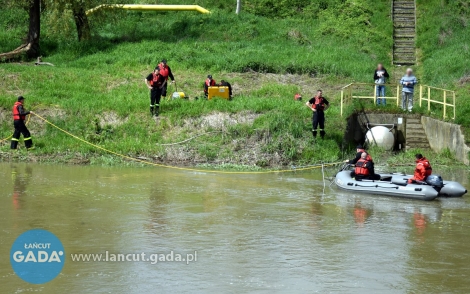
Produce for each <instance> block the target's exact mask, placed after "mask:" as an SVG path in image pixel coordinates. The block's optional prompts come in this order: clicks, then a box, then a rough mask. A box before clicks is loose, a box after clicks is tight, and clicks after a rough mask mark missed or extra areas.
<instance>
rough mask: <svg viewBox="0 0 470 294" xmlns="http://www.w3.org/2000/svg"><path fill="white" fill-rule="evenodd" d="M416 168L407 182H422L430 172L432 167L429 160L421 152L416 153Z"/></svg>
mask: <svg viewBox="0 0 470 294" xmlns="http://www.w3.org/2000/svg"><path fill="white" fill-rule="evenodd" d="M415 157H416V168H415V174H414V176H413V177H412V178H411V179H409V180H408V184H411V183H418V184H420V183H422V182H424V181H426V178H427V177H428V176H430V175H431V174H432V167H431V164H430V163H429V160H427V159H426V157H424V156H423V155H422V154H416V155H415Z"/></svg>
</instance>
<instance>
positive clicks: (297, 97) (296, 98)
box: [294, 93, 302, 101]
mask: <svg viewBox="0 0 470 294" xmlns="http://www.w3.org/2000/svg"><path fill="white" fill-rule="evenodd" d="M294 100H295V101H300V100H302V95H300V94H299V93H297V94H295V95H294Z"/></svg>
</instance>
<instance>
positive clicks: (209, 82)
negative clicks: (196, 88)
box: [204, 75, 217, 98]
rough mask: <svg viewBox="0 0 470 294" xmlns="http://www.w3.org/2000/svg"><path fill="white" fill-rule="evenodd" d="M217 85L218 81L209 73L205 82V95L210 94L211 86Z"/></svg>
mask: <svg viewBox="0 0 470 294" xmlns="http://www.w3.org/2000/svg"><path fill="white" fill-rule="evenodd" d="M216 85H217V82H216V81H215V80H214V79H213V78H212V75H208V76H207V79H206V81H205V82H204V96H206V98H207V96H208V95H209V87H214V86H216Z"/></svg>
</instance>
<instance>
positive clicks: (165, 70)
mask: <svg viewBox="0 0 470 294" xmlns="http://www.w3.org/2000/svg"><path fill="white" fill-rule="evenodd" d="M158 67H159V68H160V74H161V75H162V77H164V78H165V81H166V83H165V84H164V85H163V88H162V97H166V91H167V88H168V78H170V80H171V82H172V83H174V82H175V77H174V76H173V73H172V72H171V68H170V67H169V66H168V64H167V61H166V59H162V61H161V62H160V64H159V65H158Z"/></svg>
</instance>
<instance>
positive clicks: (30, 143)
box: [24, 137, 34, 150]
mask: <svg viewBox="0 0 470 294" xmlns="http://www.w3.org/2000/svg"><path fill="white" fill-rule="evenodd" d="M24 145H25V147H26V149H28V150H30V149H34V147H33V140H32V139H31V137H29V139H25V140H24Z"/></svg>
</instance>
